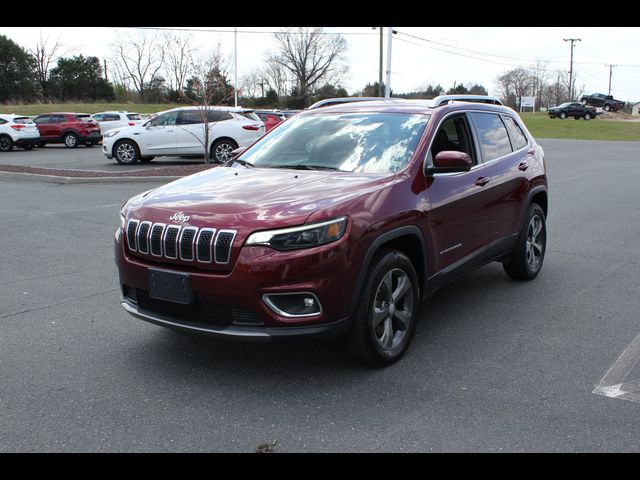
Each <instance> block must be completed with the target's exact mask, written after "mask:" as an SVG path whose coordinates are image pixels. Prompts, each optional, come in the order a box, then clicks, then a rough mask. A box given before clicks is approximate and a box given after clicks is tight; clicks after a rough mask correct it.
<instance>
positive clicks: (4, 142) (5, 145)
mask: <svg viewBox="0 0 640 480" xmlns="http://www.w3.org/2000/svg"><path fill="white" fill-rule="evenodd" d="M10 147H11V141H10V140H9V139H8V138H6V137H2V138H0V151H2V152H7V151H9V149H10Z"/></svg>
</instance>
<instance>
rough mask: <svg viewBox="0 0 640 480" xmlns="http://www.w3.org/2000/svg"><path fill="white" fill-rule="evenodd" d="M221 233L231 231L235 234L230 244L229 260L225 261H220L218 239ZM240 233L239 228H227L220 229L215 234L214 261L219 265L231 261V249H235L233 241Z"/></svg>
mask: <svg viewBox="0 0 640 480" xmlns="http://www.w3.org/2000/svg"><path fill="white" fill-rule="evenodd" d="M221 233H231V234H232V235H233V237H231V242H230V244H229V253H228V255H227V260H226V261H224V262H219V261H218V255H217V253H218V240H219V239H220V234H221ZM237 234H238V231H237V230H225V229H220V230H218V233H217V234H216V236H215V241H214V242H213V261H214V262H215V263H217V264H218V265H226V264H228V263H229V261H230V260H231V251H232V250H233V242H234V241H235V239H236V235H237Z"/></svg>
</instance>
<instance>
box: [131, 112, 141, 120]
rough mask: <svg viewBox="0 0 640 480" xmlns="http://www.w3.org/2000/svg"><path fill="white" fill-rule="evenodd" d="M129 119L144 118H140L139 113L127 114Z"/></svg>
mask: <svg viewBox="0 0 640 480" xmlns="http://www.w3.org/2000/svg"><path fill="white" fill-rule="evenodd" d="M127 118H128V119H129V120H142V117H141V116H140V114H139V113H129V114H127Z"/></svg>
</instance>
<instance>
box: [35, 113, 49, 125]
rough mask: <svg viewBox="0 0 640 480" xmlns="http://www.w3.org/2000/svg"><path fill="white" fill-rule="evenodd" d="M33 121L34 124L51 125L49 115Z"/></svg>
mask: <svg viewBox="0 0 640 480" xmlns="http://www.w3.org/2000/svg"><path fill="white" fill-rule="evenodd" d="M33 121H34V122H35V123H36V124H41V123H51V117H50V116H49V115H40V116H39V117H37V118H34V119H33Z"/></svg>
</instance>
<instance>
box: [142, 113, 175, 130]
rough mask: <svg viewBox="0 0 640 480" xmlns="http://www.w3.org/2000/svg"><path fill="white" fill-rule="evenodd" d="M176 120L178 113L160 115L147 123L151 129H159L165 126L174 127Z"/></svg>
mask: <svg viewBox="0 0 640 480" xmlns="http://www.w3.org/2000/svg"><path fill="white" fill-rule="evenodd" d="M177 118H178V112H168V113H164V114H162V115H158V116H157V117H156V118H154V119H153V120H151V122H149V125H150V126H152V127H160V126H166V125H175V124H176V119H177Z"/></svg>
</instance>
